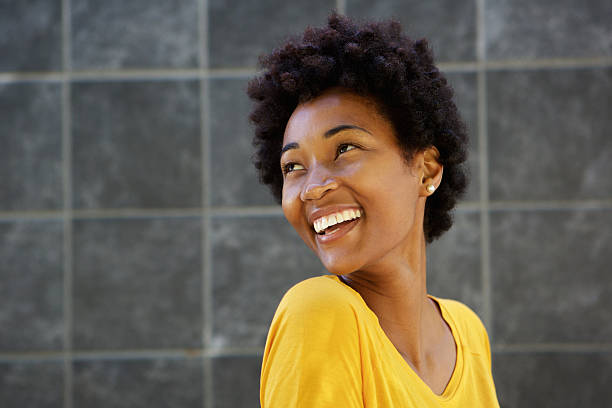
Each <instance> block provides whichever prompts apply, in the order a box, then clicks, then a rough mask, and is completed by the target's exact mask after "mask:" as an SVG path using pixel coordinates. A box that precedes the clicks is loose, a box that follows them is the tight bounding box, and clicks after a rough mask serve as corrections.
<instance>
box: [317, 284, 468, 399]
mask: <svg viewBox="0 0 612 408" xmlns="http://www.w3.org/2000/svg"><path fill="white" fill-rule="evenodd" d="M327 276H329V277H330V278H332V279H334V280H335V281H336V282H338V283H339V284H340V285H342V286H343V287H346V288H348V289H349V290H350V291H351V292H352V293H353V294H354V295H355V296H357V297H358V298H359V300H360V303H361V304H362V305H363V307H364V308H365V309H366V310H367V312H368V314H369V315H371V317H372V318H373V319H374V320H375V321H376V326H377V330H379V335H380V337H381V338H383V339H384V340H383V341H384V342H385V343H386V346H387V347H388V348H390V349H392V350H393V352H394V354H395V357H396V358H397V359H399V360H401V361H400V365H401V366H403V367H404V371H405V372H406V373H407V375H408V376H410V377H412V378H413V379H414V381H415V382H416V383H417V384H419V385H420V386H421V387H424V388H425V389H426V390H427V391H428V393H430V394H431V395H432V397H434V398H436V399H437V400H438V401H440V402H443V401H449V400H451V399H452V398H453V396H454V395H455V393H456V392H457V389H458V388H459V384H460V383H461V378H462V377H463V366H464V356H463V346H462V344H463V343H462V341H461V340H462V339H461V335H460V333H459V330H458V329H457V326H456V324H455V321H454V320H453V318H452V316H451V315H450V313H449V312H448V309H447V308H446V306H445V305H444V302H443V300H442V299H438V298H437V297H435V296H432V295H429V294H428V295H427V297H429V298H430V299H431V300H433V301H434V302H435V303H436V304H437V305H438V307H439V308H440V312H441V313H442V319H443V320H444V321H445V322H446V324H447V325H448V327H450V329H451V333H452V336H453V341H454V342H455V349H456V354H457V356H456V359H455V367H454V368H453V373H452V374H451V378H450V380H449V381H448V384H446V387H445V388H444V391H443V392H442V394H436V393H435V392H434V391H433V390H432V389H431V388H430V387H429V385H427V383H425V381H424V380H423V379H422V378H421V377H420V376H419V375H418V374H417V373H416V372H415V371H414V369H413V368H412V367H411V366H410V364H408V362H407V361H406V360H404V357H402V355H401V354H400V352H399V351H398V350H397V348H396V347H395V345H394V344H393V343H392V342H391V339H389V337H388V336H387V333H385V331H384V330H383V328H382V326H381V325H380V321H379V320H378V316H376V314H375V313H374V311H373V310H372V309H370V307H369V306H368V305H367V303H366V302H365V300H364V299H363V298H362V297H361V295H360V294H359V292H357V291H356V290H355V289H353V288H352V287H350V286H349V285H348V284H346V283H345V282H344V281H343V280H341V279H340V277H339V276H337V275H327Z"/></svg>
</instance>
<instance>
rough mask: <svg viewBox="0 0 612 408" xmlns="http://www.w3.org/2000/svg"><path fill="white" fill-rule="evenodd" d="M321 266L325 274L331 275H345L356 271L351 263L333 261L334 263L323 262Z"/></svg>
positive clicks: (355, 267)
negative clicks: (325, 271) (323, 267)
mask: <svg viewBox="0 0 612 408" xmlns="http://www.w3.org/2000/svg"><path fill="white" fill-rule="evenodd" d="M323 266H325V269H326V270H327V272H329V273H331V274H333V275H347V274H349V273H351V272H354V271H356V270H357V269H358V268H357V266H356V265H355V264H354V263H353V262H342V261H335V262H329V261H328V262H325V261H323Z"/></svg>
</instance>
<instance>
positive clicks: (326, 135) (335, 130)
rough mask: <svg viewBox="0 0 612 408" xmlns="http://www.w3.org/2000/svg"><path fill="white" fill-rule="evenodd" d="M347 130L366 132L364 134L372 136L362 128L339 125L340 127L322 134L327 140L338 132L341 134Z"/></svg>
mask: <svg viewBox="0 0 612 408" xmlns="http://www.w3.org/2000/svg"><path fill="white" fill-rule="evenodd" d="M348 129H357V130H361V131H362V132H366V133H368V134H370V135H371V134H372V133H370V132H368V131H367V130H365V129H364V128H362V127H359V126H355V125H340V126H336V127H335V128H331V129H329V130H328V131H327V132H325V133H324V134H323V137H324V138H326V139H327V138H330V137H332V136H333V135H335V134H336V133H339V132H342V131H343V130H348Z"/></svg>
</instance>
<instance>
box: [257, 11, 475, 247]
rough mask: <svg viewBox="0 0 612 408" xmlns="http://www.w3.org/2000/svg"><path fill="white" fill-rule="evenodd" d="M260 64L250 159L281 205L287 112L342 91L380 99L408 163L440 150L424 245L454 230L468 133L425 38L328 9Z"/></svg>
mask: <svg viewBox="0 0 612 408" xmlns="http://www.w3.org/2000/svg"><path fill="white" fill-rule="evenodd" d="M259 61H260V65H261V66H262V67H263V68H264V70H263V73H262V74H260V75H259V76H257V77H255V78H253V79H252V80H251V81H250V82H249V84H248V91H247V92H248V95H249V97H250V98H251V99H252V100H253V101H254V102H255V105H254V109H253V111H252V112H251V115H250V119H251V121H252V122H253V124H254V125H255V136H254V139H253V145H254V147H255V154H254V157H253V159H254V160H253V161H254V164H255V167H256V168H257V169H258V171H259V178H260V181H261V182H262V183H264V184H267V185H268V186H269V188H270V189H271V191H272V193H273V194H274V196H275V198H276V199H277V201H278V202H279V203H280V202H281V196H282V188H283V175H282V171H281V168H280V164H279V162H280V151H281V148H282V142H283V136H284V132H285V127H286V125H287V122H288V120H289V118H290V116H291V114H292V113H293V111H294V110H295V108H296V107H297V106H298V104H300V103H303V102H306V101H308V100H311V99H313V98H315V97H316V96H318V95H320V94H321V93H322V92H323V91H325V90H326V89H328V88H332V87H338V86H339V87H343V88H347V89H349V90H351V91H352V92H355V93H357V94H359V95H364V96H367V97H370V98H373V99H374V100H375V101H377V102H378V105H379V107H380V108H381V111H382V112H381V113H382V114H383V115H384V116H385V117H387V118H388V119H389V120H390V122H391V123H392V125H393V126H394V128H395V131H396V132H395V133H396V136H397V139H398V143H399V145H400V148H401V149H402V150H403V151H404V153H405V155H406V158H407V159H408V160H410V158H412V157H413V154H414V153H415V152H418V151H421V150H423V149H425V148H427V147H430V146H435V147H436V148H437V149H438V151H439V152H440V157H439V162H440V163H441V164H442V165H443V166H444V176H443V179H442V183H441V184H440V186H439V187H438V189H437V190H436V193H435V194H433V195H432V196H430V197H428V199H427V201H426V204H425V215H424V222H423V229H424V233H425V239H426V241H427V242H428V243H430V242H432V241H433V240H434V239H436V238H438V237H439V236H440V235H442V233H444V232H445V231H447V230H448V229H449V228H450V227H451V225H452V223H453V218H452V209H453V208H454V206H455V204H456V201H457V199H458V198H459V197H460V196H461V195H462V194H463V193H464V191H465V189H466V186H467V174H466V169H465V168H464V166H463V163H464V162H465V160H466V158H467V143H468V136H467V132H466V127H465V124H464V123H463V121H462V120H461V118H460V115H459V112H458V110H457V107H456V105H455V103H454V101H453V90H452V88H451V87H450V85H449V84H448V83H447V80H446V78H445V77H444V75H443V74H442V73H441V72H440V71H439V70H438V69H437V68H436V67H435V66H434V63H433V55H432V52H431V50H430V48H429V45H428V43H427V40H425V39H420V40H417V41H414V40H412V39H410V38H408V37H407V36H406V35H404V34H403V33H402V32H401V26H400V24H399V22H397V21H395V20H393V19H390V20H384V21H365V22H355V21H353V20H352V19H350V18H348V17H346V16H342V15H339V14H337V13H336V12H333V13H332V14H331V15H330V16H329V18H328V22H327V26H326V27H322V28H316V27H315V28H313V27H308V28H307V29H306V31H305V32H304V33H303V35H301V36H296V37H291V38H290V39H288V40H287V41H286V42H285V44H284V45H283V46H281V47H280V48H276V49H274V50H273V52H272V53H271V54H269V55H265V56H262V57H260V60H259Z"/></svg>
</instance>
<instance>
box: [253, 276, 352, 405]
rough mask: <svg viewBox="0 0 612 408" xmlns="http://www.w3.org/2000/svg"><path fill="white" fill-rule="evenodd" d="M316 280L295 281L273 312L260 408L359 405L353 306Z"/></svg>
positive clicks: (264, 362) (264, 360)
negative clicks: (295, 283)
mask: <svg viewBox="0 0 612 408" xmlns="http://www.w3.org/2000/svg"><path fill="white" fill-rule="evenodd" d="M326 280H327V279H326ZM319 283H321V282H319ZM319 283H316V282H315V283H313V282H308V281H304V282H302V284H298V285H296V286H295V287H294V288H292V289H291V290H290V291H289V292H287V294H286V295H285V297H284V298H283V300H282V301H281V303H280V305H279V307H278V309H277V311H276V314H275V316H274V319H273V321H272V325H271V327H270V331H269V333H268V339H267V341H266V348H265V352H264V357H263V364H262V372H261V388H260V402H261V406H262V408H297V407H308V408H326V407H329V408H332V407H333V408H337V407H346V408H353V407H355V408H356V407H363V398H362V381H361V359H360V349H359V332H358V329H357V327H358V326H357V321H356V317H355V313H354V310H353V309H352V307H351V305H350V302H347V301H345V299H343V298H342V293H340V292H339V291H338V290H337V289H335V288H333V287H332V286H330V285H329V284H326V283H325V281H323V282H322V284H319Z"/></svg>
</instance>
